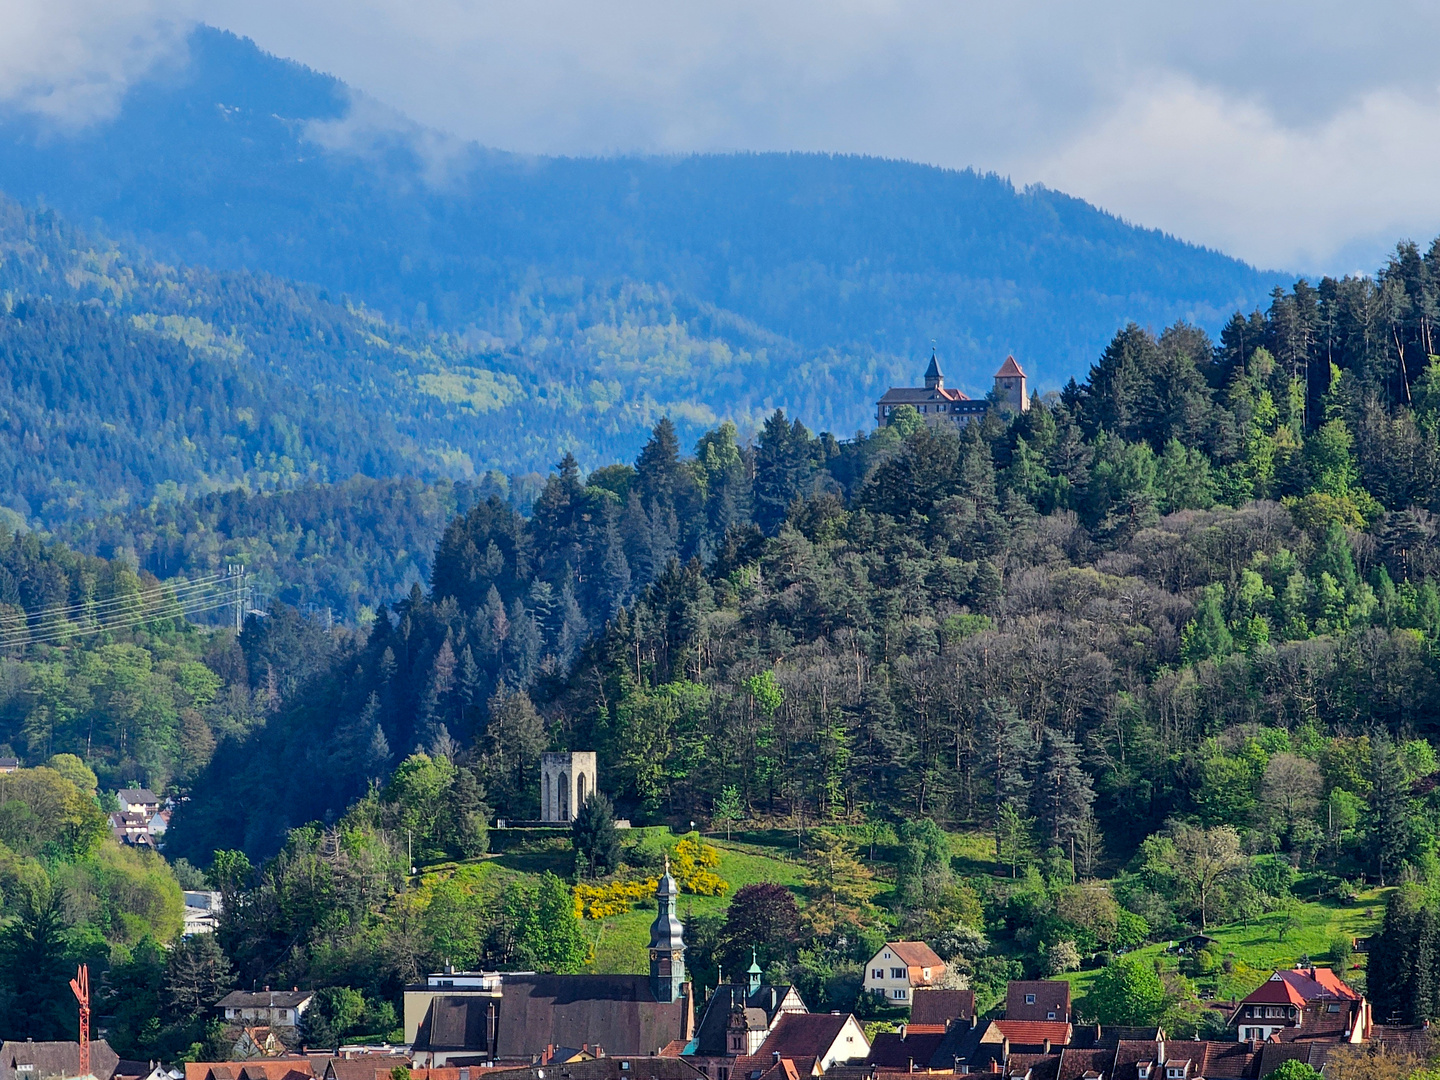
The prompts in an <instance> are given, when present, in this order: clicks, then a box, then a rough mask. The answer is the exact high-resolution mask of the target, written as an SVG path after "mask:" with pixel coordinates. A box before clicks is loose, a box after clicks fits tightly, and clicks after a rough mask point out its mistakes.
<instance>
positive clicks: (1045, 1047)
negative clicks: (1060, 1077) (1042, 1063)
mask: <svg viewBox="0 0 1440 1080" xmlns="http://www.w3.org/2000/svg"><path fill="white" fill-rule="evenodd" d="M1040 1052H1041V1053H1042V1054H1048V1053H1049V1052H1050V1040H1049V1039H1045V1040H1044V1041H1042V1042H1041V1043H1040Z"/></svg>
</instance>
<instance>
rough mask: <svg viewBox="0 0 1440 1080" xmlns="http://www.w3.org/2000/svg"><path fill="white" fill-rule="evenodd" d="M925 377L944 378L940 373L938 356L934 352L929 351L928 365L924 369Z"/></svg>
mask: <svg viewBox="0 0 1440 1080" xmlns="http://www.w3.org/2000/svg"><path fill="white" fill-rule="evenodd" d="M925 378H927V379H943V378H944V376H943V375H941V374H940V358H939V357H937V356H936V355H935V353H934V352H931V354H930V366H929V367H927V368H926V369H925Z"/></svg>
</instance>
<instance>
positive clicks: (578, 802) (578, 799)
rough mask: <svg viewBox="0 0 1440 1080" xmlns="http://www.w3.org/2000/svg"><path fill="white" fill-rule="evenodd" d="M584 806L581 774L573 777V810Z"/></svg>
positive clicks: (582, 775)
mask: <svg viewBox="0 0 1440 1080" xmlns="http://www.w3.org/2000/svg"><path fill="white" fill-rule="evenodd" d="M584 805H585V774H584V773H583V772H582V773H580V774H579V775H578V776H576V777H575V809H576V810H577V811H578V810H579V809H580V807H582V806H584Z"/></svg>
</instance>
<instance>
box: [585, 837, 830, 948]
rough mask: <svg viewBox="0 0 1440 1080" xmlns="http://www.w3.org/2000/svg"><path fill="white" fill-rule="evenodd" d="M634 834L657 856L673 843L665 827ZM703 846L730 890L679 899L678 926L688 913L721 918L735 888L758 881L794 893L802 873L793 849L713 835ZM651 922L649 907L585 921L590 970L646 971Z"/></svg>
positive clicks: (652, 910)
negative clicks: (715, 853)
mask: <svg viewBox="0 0 1440 1080" xmlns="http://www.w3.org/2000/svg"><path fill="white" fill-rule="evenodd" d="M635 831H636V832H637V833H640V834H642V835H643V840H642V843H643V844H644V845H645V846H646V847H647V848H650V849H652V850H655V851H657V852H658V851H663V850H665V849H666V848H668V847H673V846H674V844H675V841H676V840H677V839H678V837H675V836H673V835H672V834H671V833H670V830H669V829H665V828H652V829H637V830H635ZM705 842H706V843H707V844H711V845H713V846H714V847H716V848H718V849H719V851H720V865H719V867H718V868H717V869H716V873H718V874H719V875H720V876H721V877H722V878H724V879H725V880H726V881H728V882H729V883H730V889H729V891H728V892H726V893H725V895H724V896H681V897H680V904H679V910H680V920H681V922H684V921H685V920H686V919H688V918H689V917H690V916H691V915H692V914H695V915H715V914H723V913H724V911H725V909H726V907H728V906H729V904H730V897H732V896H734V895H735V890H736V889H739V888H741V887H743V886H745V885H753V884H755V883H756V882H759V881H770V882H774V883H775V884H777V885H786V886H789V887H790V888H792V889H796V890H797V891H798V889H799V885H800V876H801V869H802V868H801V866H800V864H799V863H797V862H795V861H793V860H794V850H793V847H792V849H791V850H790V851H789V852H786V851H784V850H777V849H776V848H775V847H767V846H762V845H759V844H753V843H743V842H741V841H738V840H735V841H729V842H727V841H726V840H725V839H724V838H723V837H714V836H707V837H706V838H705ZM792 843H793V841H792ZM654 920H655V909H654V907H653V906H643V905H642V906H637V907H636V908H634V909H633V910H631V911H630V912H629V913H628V914H625V915H618V916H615V917H613V918H609V919H598V920H596V921H594V922H591V921H586V923H585V932H586V933H587V934H589V935H590V936H591V940H592V941H593V942H594V943H595V962H594V970H596V971H605V972H619V973H632V974H643V973H644V972H647V971H649V970H650V967H649V960H648V958H647V954H646V948H647V946H648V945H649V944H650V924H651V923H652V922H653V921H654Z"/></svg>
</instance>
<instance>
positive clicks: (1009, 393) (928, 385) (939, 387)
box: [875, 353, 1030, 427]
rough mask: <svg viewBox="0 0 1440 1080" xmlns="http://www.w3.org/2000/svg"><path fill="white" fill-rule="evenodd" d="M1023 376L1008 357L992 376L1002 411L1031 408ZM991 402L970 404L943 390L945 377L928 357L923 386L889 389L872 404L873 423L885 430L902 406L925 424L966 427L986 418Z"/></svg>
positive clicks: (960, 394) (933, 355) (893, 387)
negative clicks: (892, 413)
mask: <svg viewBox="0 0 1440 1080" xmlns="http://www.w3.org/2000/svg"><path fill="white" fill-rule="evenodd" d="M1025 382H1026V380H1025V372H1024V371H1022V370H1021V369H1020V365H1019V364H1017V363H1016V362H1015V357H1013V356H1007V357H1006V358H1005V363H1003V364H1001V365H1000V370H999V371H997V372H996V373H995V392H994V394H993V395H992V396H993V398H994V400H995V402H996V403H997V404H998V405H999V407H1000V408H1002V409H1013V410H1015V411H1016V412H1025V411H1026V410H1027V409H1029V408H1030V395H1029V393H1028V392H1027V391H1026V388H1025ZM990 404H991V402H990V401H989V400H985V401H972V400H971V399H970V398H968V397H966V396H965V395H964V394H962V393H961V392H960V391H959V390H949V389H946V387H945V376H944V375H942V374H941V373H940V361H939V359H938V358H937V357H936V356H935V354H934V353H931V355H930V366H929V367H928V368H926V369H925V385H924V387H923V388H922V387H919V386H892V387H891V388H890V389H889V390H886V391H885V396H884V397H882V398H881V399H880V400H879V401H877V402H876V403H875V423H876V425H877V426H878V427H884V426H885V425H886V424H888V423H889V422H890V413H891V411H892V410H893V409H896V408H898V407H899V406H901V405H911V406H914V408H915V411H916V412H918V413H919V414H920V419H922V420H924V421H925V422H926V423H927V424H930V425H932V426H933V425H936V424H942V423H946V422H949V423H952V424H968V423H969V422H970V421H971V420H972V419H973V418H974V417H977V416H983V415H985V411H986V410H987V409H989V408H990Z"/></svg>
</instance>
